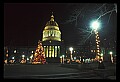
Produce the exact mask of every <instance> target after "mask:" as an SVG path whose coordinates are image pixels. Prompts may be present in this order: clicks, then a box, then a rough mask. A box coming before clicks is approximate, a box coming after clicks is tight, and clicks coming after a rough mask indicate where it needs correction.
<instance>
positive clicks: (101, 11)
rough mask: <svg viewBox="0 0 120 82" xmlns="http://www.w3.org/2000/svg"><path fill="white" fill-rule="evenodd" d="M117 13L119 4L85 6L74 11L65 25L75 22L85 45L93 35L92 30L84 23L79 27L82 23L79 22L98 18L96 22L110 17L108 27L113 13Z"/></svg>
mask: <svg viewBox="0 0 120 82" xmlns="http://www.w3.org/2000/svg"><path fill="white" fill-rule="evenodd" d="M114 11H115V12H116V13H117V4H116V3H113V4H107V3H103V4H97V3H96V4H87V5H84V6H83V7H82V8H81V7H80V8H78V9H75V10H73V13H72V15H70V18H69V19H68V20H66V22H65V23H71V22H75V27H78V29H79V30H80V31H82V34H81V32H80V34H81V37H83V38H82V39H80V41H81V40H82V41H81V43H83V42H84V43H85V42H86V41H87V40H88V39H89V38H90V36H91V35H92V34H93V33H92V30H91V29H90V28H89V25H88V24H87V22H86V23H84V25H83V26H79V25H78V24H79V23H80V22H79V21H78V20H79V19H86V18H87V19H88V20H91V19H93V18H96V20H100V19H101V18H102V17H104V16H106V15H109V17H108V22H107V25H108V24H109V20H110V18H111V15H112V13H113V12H114Z"/></svg>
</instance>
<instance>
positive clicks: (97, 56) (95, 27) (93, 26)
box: [91, 20, 101, 61]
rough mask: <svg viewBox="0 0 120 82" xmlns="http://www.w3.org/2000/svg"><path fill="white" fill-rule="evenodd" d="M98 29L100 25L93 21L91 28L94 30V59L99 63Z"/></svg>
mask: <svg viewBox="0 0 120 82" xmlns="http://www.w3.org/2000/svg"><path fill="white" fill-rule="evenodd" d="M99 27H100V23H99V21H98V20H96V21H93V22H92V23H91V28H92V29H93V30H94V32H95V37H96V59H97V60H98V61H99V59H101V55H100V38H99V34H98V29H99Z"/></svg>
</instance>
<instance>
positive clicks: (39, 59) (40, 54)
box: [33, 40, 46, 64]
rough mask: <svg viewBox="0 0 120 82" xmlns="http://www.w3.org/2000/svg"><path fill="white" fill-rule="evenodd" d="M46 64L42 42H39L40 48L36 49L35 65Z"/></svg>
mask: <svg viewBox="0 0 120 82" xmlns="http://www.w3.org/2000/svg"><path fill="white" fill-rule="evenodd" d="M45 63H46V59H45V54H44V49H43V47H42V42H41V41H40V40H39V41H38V47H37V48H36V51H35V54H34V58H33V64H45Z"/></svg>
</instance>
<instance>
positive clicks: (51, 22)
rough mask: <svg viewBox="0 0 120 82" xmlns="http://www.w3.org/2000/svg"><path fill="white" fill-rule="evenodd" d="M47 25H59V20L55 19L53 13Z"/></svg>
mask: <svg viewBox="0 0 120 82" xmlns="http://www.w3.org/2000/svg"><path fill="white" fill-rule="evenodd" d="M45 26H57V27H58V24H57V22H56V21H54V16H53V15H51V19H50V21H48V22H47V23H46V25H45Z"/></svg>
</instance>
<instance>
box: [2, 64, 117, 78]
mask: <svg viewBox="0 0 120 82" xmlns="http://www.w3.org/2000/svg"><path fill="white" fill-rule="evenodd" d="M4 79H112V80H116V65H115V64H110V65H107V64H105V69H98V64H64V65H62V64H46V65H31V64H7V65H4Z"/></svg>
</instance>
